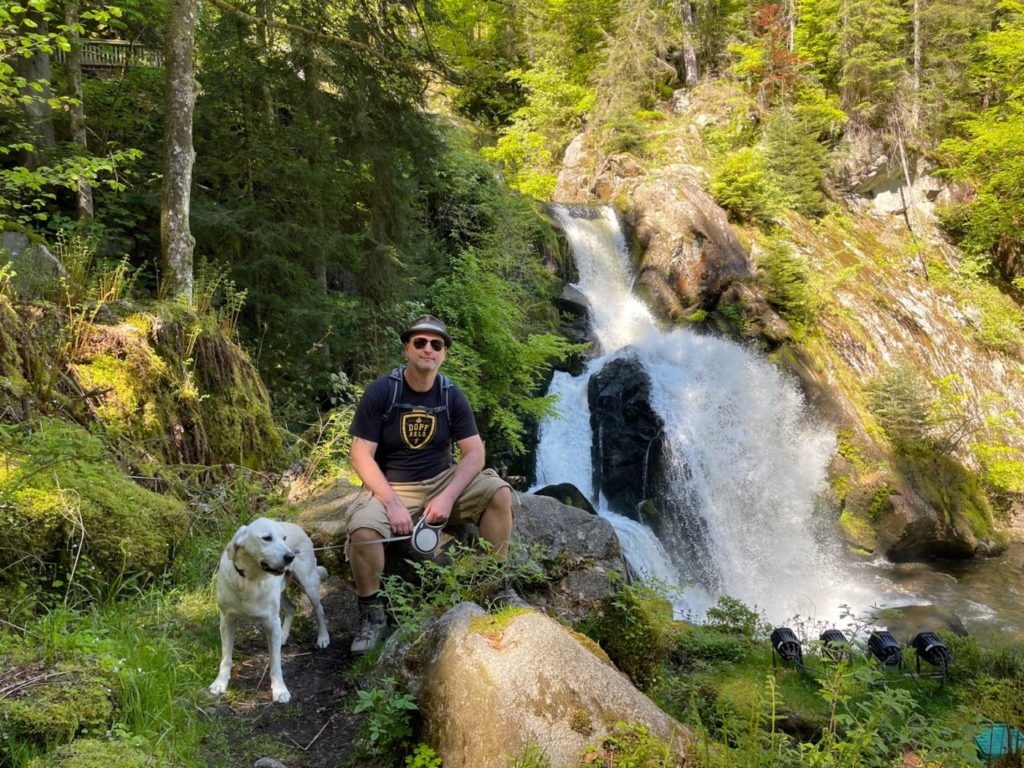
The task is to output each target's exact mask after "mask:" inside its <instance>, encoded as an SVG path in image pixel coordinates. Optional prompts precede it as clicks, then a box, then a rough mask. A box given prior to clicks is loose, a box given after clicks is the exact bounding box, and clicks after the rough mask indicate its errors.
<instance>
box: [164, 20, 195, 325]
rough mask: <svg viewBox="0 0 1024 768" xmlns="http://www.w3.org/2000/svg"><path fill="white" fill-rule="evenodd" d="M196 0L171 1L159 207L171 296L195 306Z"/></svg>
mask: <svg viewBox="0 0 1024 768" xmlns="http://www.w3.org/2000/svg"><path fill="white" fill-rule="evenodd" d="M196 2H197V0H171V2H170V7H169V9H168V19H167V33H166V34H167V38H166V41H165V43H164V66H165V67H166V72H167V85H166V95H165V105H166V114H165V118H164V189H163V201H162V205H161V209H160V251H161V266H162V268H163V272H164V274H163V280H164V282H165V289H166V291H167V292H168V295H170V296H174V297H180V298H183V299H185V300H186V302H188V304H189V305H191V304H192V251H193V248H194V246H195V239H194V238H193V237H192V232H191V230H190V228H189V207H190V204H191V191H192V165H193V163H194V162H195V157H196V153H195V148H194V147H193V146H192V113H193V111H194V109H195V104H196V84H195V78H194V77H193V74H192V50H193V47H194V44H195V29H196V13H197V10H196Z"/></svg>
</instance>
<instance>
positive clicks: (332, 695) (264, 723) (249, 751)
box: [206, 576, 361, 768]
mask: <svg viewBox="0 0 1024 768" xmlns="http://www.w3.org/2000/svg"><path fill="white" fill-rule="evenodd" d="M322 599H323V605H324V612H325V613H326V615H327V626H328V629H329V630H330V633H331V644H330V646H328V647H327V648H324V649H319V648H317V647H316V645H315V640H316V626H315V621H314V620H312V618H311V617H310V615H309V613H310V610H309V604H308V602H306V600H305V598H304V597H303V598H302V599H301V600H299V601H298V613H297V615H296V619H295V626H294V628H293V631H292V637H291V639H290V640H289V641H288V643H287V644H286V645H285V646H284V647H283V648H282V652H281V666H282V669H283V671H284V680H285V683H286V684H287V686H288V690H289V691H290V692H291V695H292V697H291V701H290V702H289V703H288V704H274V703H273V702H272V701H271V700H270V679H269V675H268V672H267V649H266V645H265V643H264V640H263V638H262V636H261V635H260V633H259V631H258V630H256V629H254V628H253V629H247V630H245V631H242V630H241V628H240V631H239V637H238V639H237V641H236V647H235V654H234V656H235V663H234V670H233V672H232V677H231V687H230V688H229V693H228V695H227V696H226V697H225V698H224V699H223V700H221V701H219V702H215V703H213V705H212V706H211V707H209V708H207V710H206V711H207V712H208V713H209V714H211V715H212V716H213V717H215V718H218V719H220V720H221V725H222V726H223V727H224V730H225V732H226V735H227V740H228V743H229V744H230V746H231V754H229V755H227V756H226V759H225V760H224V765H226V766H228V768H252V766H253V764H254V762H255V761H257V760H259V759H260V758H273V759H274V760H277V761H279V763H280V764H282V765H284V766H286V768H337V766H338V765H340V764H342V763H343V761H344V759H345V758H346V757H347V756H348V754H349V753H350V752H351V750H352V743H353V740H354V739H355V737H356V734H357V733H358V730H359V727H360V722H361V721H360V718H358V717H356V716H354V715H352V714H350V712H351V709H352V699H353V697H354V696H355V691H356V688H357V683H358V681H355V680H352V679H351V677H352V675H350V674H349V671H350V669H351V667H352V662H353V658H352V656H351V654H350V653H349V650H348V648H349V644H350V643H351V642H352V635H353V633H354V632H355V618H356V601H355V593H354V592H353V591H352V589H351V587H349V586H348V585H347V584H344V583H342V581H341V580H340V579H339V578H338V577H335V576H332V577H330V578H328V579H327V580H326V581H325V582H324V585H323V591H322ZM213 758H214V756H213V755H211V762H214V759H213Z"/></svg>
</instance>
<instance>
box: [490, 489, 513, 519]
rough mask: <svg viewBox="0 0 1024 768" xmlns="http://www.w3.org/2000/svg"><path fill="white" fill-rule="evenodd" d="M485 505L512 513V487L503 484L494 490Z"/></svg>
mask: <svg viewBox="0 0 1024 768" xmlns="http://www.w3.org/2000/svg"><path fill="white" fill-rule="evenodd" d="M487 506H488V508H493V509H497V510H500V511H501V512H507V513H508V514H512V489H511V488H509V487H508V486H507V485H505V486H502V487H501V488H499V489H498V490H496V491H495V492H494V495H493V496H491V500H490V502H489V503H488V504H487Z"/></svg>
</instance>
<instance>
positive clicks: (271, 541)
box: [210, 517, 331, 704]
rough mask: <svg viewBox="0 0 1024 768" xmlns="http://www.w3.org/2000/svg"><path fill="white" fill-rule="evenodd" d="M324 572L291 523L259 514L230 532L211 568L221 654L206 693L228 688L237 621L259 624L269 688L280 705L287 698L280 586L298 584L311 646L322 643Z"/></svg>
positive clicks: (287, 608)
mask: <svg viewBox="0 0 1024 768" xmlns="http://www.w3.org/2000/svg"><path fill="white" fill-rule="evenodd" d="M326 575H327V571H326V569H324V568H322V567H320V566H318V565H317V564H316V555H314V554H313V542H312V541H310V540H309V536H307V535H306V532H305V531H303V530H302V529H301V528H300V527H299V526H297V525H295V524H294V523H283V522H280V521H278V520H270V519H269V518H266V517H261V518H259V519H257V520H253V521H252V522H251V523H249V524H248V525H243V526H242V527H241V528H239V529H238V530H237V531H236V532H235V535H234V536H233V537H232V539H231V543H230V544H228V546H227V548H226V549H225V550H224V553H223V554H222V555H221V556H220V568H219V570H218V573H217V607H218V608H220V644H221V656H220V671H219V673H218V675H217V679H216V680H214V681H213V683H212V684H211V685H210V693H212V694H214V695H219V694H221V693H224V691H226V690H227V688H228V680H229V679H230V678H231V652H232V648H233V647H234V644H235V624H236V622H238V621H239V620H242V621H251V622H255V623H257V624H259V625H260V626H262V627H263V634H264V635H266V638H267V649H268V651H269V652H270V691H271V693H272V694H273V696H274V701H276V702H279V703H281V704H284V703H285V702H287V701H288V700H289V699H291V694H290V693H289V692H288V688H287V686H285V684H284V678H283V677H282V674H281V645H282V644H283V643H285V642H287V640H288V633H289V632H290V631H291V627H292V618H293V617H294V616H295V604H294V603H293V602H292V601H291V600H289V599H288V596H287V595H286V594H285V593H284V590H285V587H286V586H288V584H289V583H291V582H293V581H294V582H297V583H298V584H299V586H300V587H302V591H303V592H305V593H306V596H307V597H308V598H309V602H310V603H312V604H313V610H314V611H315V612H316V620H317V623H318V624H319V631H318V633H317V638H316V645H317V648H326V647H327V646H328V645H329V644H330V642H331V638H330V636H329V635H328V633H327V621H326V620H325V619H324V609H323V606H322V605H321V604H320V579H321V578H322V577H325V576H326ZM282 608H284V624H283V625H282V623H281V609H282Z"/></svg>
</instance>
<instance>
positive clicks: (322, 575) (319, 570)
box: [316, 565, 327, 579]
mask: <svg viewBox="0 0 1024 768" xmlns="http://www.w3.org/2000/svg"><path fill="white" fill-rule="evenodd" d="M316 572H317V573H319V574H320V578H321V579H326V578H327V569H326V568H324V567H323V566H322V565H318V566H317V567H316Z"/></svg>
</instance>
